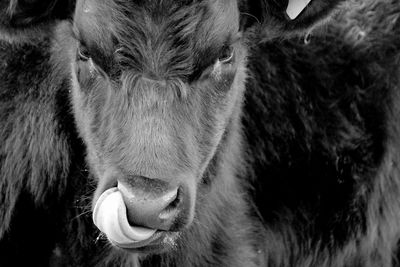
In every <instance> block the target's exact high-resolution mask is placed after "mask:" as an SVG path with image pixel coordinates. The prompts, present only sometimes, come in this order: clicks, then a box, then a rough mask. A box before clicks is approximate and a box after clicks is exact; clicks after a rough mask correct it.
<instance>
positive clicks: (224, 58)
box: [218, 46, 235, 64]
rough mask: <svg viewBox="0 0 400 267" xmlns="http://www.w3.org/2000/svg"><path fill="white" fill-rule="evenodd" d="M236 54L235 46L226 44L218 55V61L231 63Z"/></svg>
mask: <svg viewBox="0 0 400 267" xmlns="http://www.w3.org/2000/svg"><path fill="white" fill-rule="evenodd" d="M234 55H235V49H234V48H233V46H225V47H224V48H223V49H222V51H221V53H220V55H219V57H218V61H219V62H221V63H223V64H228V63H231V62H232V60H233V58H234Z"/></svg>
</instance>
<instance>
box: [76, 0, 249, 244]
mask: <svg viewBox="0 0 400 267" xmlns="http://www.w3.org/2000/svg"><path fill="white" fill-rule="evenodd" d="M74 30H75V35H76V39H77V42H76V47H75V48H74V49H73V51H71V55H72V57H73V58H74V60H73V62H72V74H73V104H74V114H75V118H76V121H77V125H78V129H79V131H80V134H81V136H82V138H83V140H84V143H85V145H86V147H87V158H88V162H89V165H90V167H91V172H92V173H93V174H94V176H95V177H96V179H97V181H98V185H97V190H96V193H95V196H94V203H95V204H96V203H98V206H100V208H99V211H98V212H97V214H96V215H95V216H98V217H99V218H97V219H98V220H103V219H104V217H107V216H108V217H112V215H109V214H108V213H107V212H108V211H103V210H104V209H103V208H102V204H101V203H103V201H104V202H106V201H108V200H104V199H108V198H107V196H108V195H109V194H108V193H106V194H105V196H104V192H105V191H106V192H109V191H107V190H110V188H111V190H114V191H118V192H119V193H118V194H120V198H119V202H118V201H117V200H116V202H113V203H114V204H110V205H114V207H116V209H118V208H121V207H126V217H127V218H126V220H125V218H123V217H124V216H125V215H121V214H119V215H115V216H116V217H115V218H116V219H115V220H116V221H118V222H119V223H121V222H120V221H124V223H125V224H126V221H127V223H128V224H129V226H131V229H130V230H132V229H133V230H134V231H136V232H135V233H131V234H129V233H128V234H127V235H128V236H131V235H133V236H134V235H135V234H138V231H139V234H143V233H145V237H143V238H137V237H136V240H134V241H136V242H132V244H129V245H127V244H125V243H124V242H122V241H121V240H122V239H121V240H120V239H118V238H117V237H115V236H114V234H112V233H109V232H107V230H105V227H106V226H100V227H99V228H100V229H101V230H102V231H103V232H105V234H106V235H108V237H109V239H110V240H111V241H112V242H113V243H114V244H116V245H117V246H120V247H128V248H130V249H132V248H133V249H138V248H142V247H144V246H147V247H149V246H150V245H151V244H153V243H154V244H155V243H157V242H158V243H160V242H161V243H163V242H164V241H165V240H169V241H171V240H173V237H174V236H177V234H175V233H176V232H179V231H181V230H183V229H184V228H186V227H188V226H189V225H190V224H191V222H192V219H193V216H194V213H195V203H196V195H197V192H198V190H197V189H198V187H199V186H202V183H203V179H204V173H205V172H206V170H207V168H208V165H209V163H210V160H211V159H212V158H213V156H214V154H215V152H216V150H217V147H218V145H219V144H220V142H221V139H222V137H223V135H224V132H225V129H226V127H227V125H228V124H229V123H230V122H231V121H232V120H233V119H234V114H235V116H236V115H237V112H235V111H236V110H237V109H238V108H237V107H239V106H240V105H241V102H242V93H243V88H244V80H245V67H244V65H245V56H246V49H245V47H244V44H243V41H242V38H241V35H240V33H239V11H238V7H237V3H236V2H235V1H227V0H220V1H213V0H209V1H172V0H171V1H116V0H113V1H109V0H100V1H98V0H97V1H95V0H86V1H79V2H78V4H77V8H76V14H75V21H74ZM115 188H116V189H115ZM114 193H115V192H114ZM110 195H112V193H110ZM100 196H102V197H100ZM99 197H100V198H99ZM99 199H100V200H99ZM121 199H122V200H121ZM111 202H112V201H111ZM117 202H118V203H117ZM99 203H100V204H99ZM116 203H117V204H116ZM104 205H105V204H104ZM95 213H96V210H95ZM124 214H125V213H124ZM95 221H96V218H95ZM97 224H101V223H97ZM104 224H106V225H108V226H109V227H113V226H112V225H114V224H117V223H116V222H108V221H107V222H104ZM98 226H99V225H98ZM108 226H107V227H108ZM125 226H127V225H125ZM139 227H141V228H140V229H139ZM127 228H129V227H125V228H124V229H127ZM142 228H144V230H143V229H142ZM130 230H129V229H128V230H127V231H130ZM142 230H143V231H142ZM140 231H142V232H140ZM146 231H147V232H146ZM116 239H118V240H116ZM133 239H135V238H134V237H133ZM153 239H154V240H155V241H154V240H153ZM149 240H152V242H150V241H149ZM157 240H158V241H157ZM163 240H164V241H163ZM156 241H157V242H156ZM165 242H166V241H165ZM165 242H164V243H165ZM149 244H150V245H149ZM164 245H165V244H164Z"/></svg>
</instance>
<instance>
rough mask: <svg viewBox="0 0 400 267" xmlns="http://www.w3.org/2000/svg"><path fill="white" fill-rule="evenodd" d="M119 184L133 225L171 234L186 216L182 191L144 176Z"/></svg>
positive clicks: (177, 187)
mask: <svg viewBox="0 0 400 267" xmlns="http://www.w3.org/2000/svg"><path fill="white" fill-rule="evenodd" d="M125 180H126V181H123V182H118V189H119V191H120V192H121V194H122V198H123V200H124V203H125V206H126V211H127V217H128V222H129V224H131V225H138V226H143V227H147V228H151V229H158V230H165V231H172V230H177V228H178V227H179V218H180V217H182V214H183V213H184V205H183V198H182V197H183V195H182V188H181V187H180V186H172V185H170V184H169V183H167V182H165V181H162V180H159V179H150V178H146V177H142V176H134V177H130V178H129V180H127V179H125Z"/></svg>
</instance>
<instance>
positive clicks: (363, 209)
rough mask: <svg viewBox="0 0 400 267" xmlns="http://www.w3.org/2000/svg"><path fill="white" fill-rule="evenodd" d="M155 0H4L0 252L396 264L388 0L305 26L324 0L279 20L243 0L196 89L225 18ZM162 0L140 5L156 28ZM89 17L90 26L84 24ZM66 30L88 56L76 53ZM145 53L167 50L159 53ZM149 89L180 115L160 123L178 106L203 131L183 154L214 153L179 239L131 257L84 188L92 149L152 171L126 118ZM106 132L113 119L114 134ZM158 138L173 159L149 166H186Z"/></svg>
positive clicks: (37, 257) (98, 259) (129, 261)
mask: <svg viewBox="0 0 400 267" xmlns="http://www.w3.org/2000/svg"><path fill="white" fill-rule="evenodd" d="M221 1H222V0H221ZM100 2H103V1H98V3H100ZM133 2H135V3H134V5H138V6H135V8H133V7H132V6H131V5H133ZM150 2H152V3H153V4H154V6H151V5H150V4H148V5H146V6H141V4H143V3H144V2H141V1H132V2H129V4H127V3H128V1H122V0H119V1H106V2H104V3H107V4H106V5H105V6H102V8H104V12H105V13H104V14H105V15H106V14H109V13H110V12H109V11H110V10H112V11H113V16H114V17H111V18H110V20H109V21H110V24H107V27H105V26H104V25H102V24H101V22H104V21H106V22H107V20H104V17H105V16H100V17H98V18H90V17H83V21H80V19H82V17H80V16H79V15H78V13H79V12H80V11H82V10H84V9H85V7H78V8H77V13H75V17H74V20H73V22H69V21H58V20H64V19H65V18H67V17H70V16H71V17H72V14H71V12H60V11H65V10H72V6H73V3H72V2H68V1H65V2H63V1H58V2H54V1H43V3H42V4H41V5H36V6H35V9H34V10H32V9H31V7H32V6H29V5H27V4H25V5H23V3H24V2H22V1H10V2H8V1H0V10H1V12H0V25H1V28H0V37H1V38H0V66H1V67H0V140H1V142H0V222H1V224H0V261H1V262H0V265H1V266H301V267H306V266H307V267H311V266H397V254H398V248H397V246H398V240H399V238H400V236H399V235H400V227H399V225H400V224H399V223H398V222H399V221H400V203H399V202H400V183H399V179H400V177H398V176H399V171H400V170H399V169H398V164H399V162H400V158H399V156H400V155H399V152H398V151H400V150H399V149H400V143H399V141H398V140H399V139H398V136H399V133H398V131H399V125H400V121H399V118H400V114H399V112H400V110H399V107H398V106H399V105H398V104H397V103H399V101H400V98H398V97H400V96H399V95H398V90H399V89H400V88H399V86H400V67H399V66H400V18H399V17H400V4H399V3H398V1H397V0H366V1H363V2H360V1H357V0H349V1H347V2H346V3H343V4H342V5H341V8H339V9H338V12H337V13H336V14H335V16H334V17H333V18H332V19H331V20H330V21H329V22H327V23H325V24H323V25H319V26H315V27H314V28H312V30H309V29H310V26H311V24H314V23H315V22H316V21H317V20H320V19H322V18H324V17H326V14H327V13H328V12H330V11H331V9H332V8H333V6H334V4H335V5H336V4H337V2H335V1H322V0H321V1H318V0H314V1H313V2H312V5H311V6H310V7H309V8H308V9H307V10H305V12H303V13H302V15H301V16H300V17H299V18H298V19H296V20H295V21H289V20H287V18H286V17H284V15H283V10H284V9H285V7H286V5H284V4H282V2H280V1H259V2H257V1H251V2H250V1H248V2H247V1H240V2H239V3H238V4H239V7H240V12H241V16H240V25H241V26H240V27H241V28H240V30H241V32H242V35H243V36H242V40H243V41H242V42H241V45H243V47H241V48H238V51H241V53H238V54H239V55H236V60H237V61H238V62H237V63H236V64H237V65H236V66H237V72H236V74H235V75H232V73H231V72H230V71H227V72H226V74H222V76H221V74H215V73H214V74H213V75H214V76H212V77H213V78H212V79H213V80H212V82H209V83H207V86H205V87H201V86H199V84H198V83H197V81H199V80H201V79H208V80H207V81H209V80H211V78H204V75H203V71H204V69H205V68H206V67H207V66H208V65H209V64H210V63H212V59H213V58H215V57H218V55H219V54H220V52H221V50H222V47H223V46H224V42H225V41H226V40H227V39H226V38H225V37H226V36H222V33H223V32H225V31H226V29H227V28H226V27H225V26H224V24H218V23H217V22H219V21H220V20H218V19H216V20H215V21H212V20H211V18H212V17H207V15H204V14H208V13H207V10H204V9H202V8H201V7H202V5H203V4H204V3H203V4H202V3H201V2H208V1H175V2H176V5H173V4H171V1H148V3H150ZM222 2H223V1H222ZM334 2H335V3H334ZM338 2H340V1H338ZM29 3H30V2H29ZM34 3H36V2H35V1H32V5H34ZM81 3H82V2H81ZM112 3H114V4H115V6H113V7H110V6H108V5H112ZM162 4H164V5H165V6H162ZM143 5H144V4H143ZM157 5H160V6H158V9H157V10H159V13H157V12H154V13H152V14H153V15H154V16H153V17H152V20H154V21H158V22H159V21H162V22H164V23H167V24H166V26H165V27H164V28H163V30H162V31H160V34H159V35H155V32H157V30H158V28H157V27H156V26H155V25H157V24H151V23H149V21H150V20H146V15H147V13H146V12H149V14H150V13H151V10H155V9H156V6H157ZM99 6H100V4H99ZM61 7H63V8H61ZM66 7H68V8H66ZM142 8H143V9H142ZM146 8H147V11H145V9H146ZM138 10H140V11H138ZM199 10H202V12H204V13H201V12H198V11H199ZM107 11H108V12H107ZM161 11H162V12H161ZM135 12H139V13H137V14H135ZM168 12H170V15H168V16H166V15H165V14H164V13H168ZM3 15H4V16H3ZM172 15H173V16H172ZM164 16H166V17H168V18H171V20H168V21H166V20H163V18H164ZM129 18H135V19H136V20H130V19H129ZM217 18H218V17H217ZM231 19H232V18H231ZM85 20H86V21H85ZM127 21H129V23H126V22H127ZM204 21H207V22H208V23H202V22H204ZM228 21H229V20H228ZM111 22H113V24H111ZM232 23H233V22H232V21H229V24H230V26H232V25H231V24H232ZM80 25H84V27H80ZM85 25H95V26H96V27H94V28H91V30H90V31H88V32H86V33H85V32H83V31H82V29H84V28H85ZM109 25H113V26H115V27H109ZM116 25H117V26H116ZM177 25H179V27H177ZM199 25H202V26H199ZM216 25H217V26H219V27H220V28H218V27H217V26H216ZM173 26H176V27H173ZM151 27H154V28H151ZM202 27H203V28H202ZM96 28H97V29H98V31H95V30H94V29H96ZM199 28H200V30H198V29H199ZM104 29H107V30H106V31H105V30H104ZM171 29H174V31H172V30H171ZM195 29H197V30H195ZM304 29H308V32H307V33H306V34H304V32H303V33H302V30H304ZM170 30H171V32H169V31H170ZM213 30H214V35H213V34H208V33H210V32H213ZM133 32H134V33H136V34H137V35H135V36H137V38H136V39H135V38H130V37H131V35H132V33H133ZM194 32H196V33H198V35H197V36H196V38H193V34H194ZM219 33H221V34H219ZM155 36H157V37H158V38H159V39H156V38H155ZM304 36H305V37H304ZM84 38H87V40H89V41H90V40H92V41H93V40H98V41H97V42H93V43H92V44H89V43H87V41H86V40H84ZM96 38H97V39H96ZM152 38H154V39H152ZM77 40H79V41H80V42H81V43H83V44H85V46H87V47H89V51H90V55H91V56H92V57H93V61H94V63H93V64H95V65H96V66H98V68H95V69H91V68H86V67H85V66H83V65H82V62H80V63H78V64H76V63H75V60H76V59H75V57H76V48H77V47H78V44H77V43H78V41H77ZM144 40H152V41H154V43H155V44H156V45H153V46H148V43H146V42H144ZM160 40H162V41H165V40H167V41H165V42H161V41H160ZM194 40H196V42H194ZM158 41H159V42H161V43H158ZM116 43H117V44H118V46H117V47H115V44H116ZM154 43H153V44H154ZM138 47H139V49H138ZM133 48H136V49H133ZM150 49H154V51H152V52H153V53H149V50H150ZM157 53H159V54H162V55H165V58H162V59H160V58H156V59H155V55H157ZM246 55H247V56H246ZM210 61H211V62H210ZM154 62H157V63H158V64H154ZM71 65H73V66H75V67H73V68H72V69H71ZM92 70H94V71H96V72H93V71H92ZM115 70H118V71H115ZM245 70H246V71H245ZM97 72H98V73H97ZM130 72H134V73H147V74H148V73H151V75H153V76H151V78H155V79H157V80H159V81H163V80H166V81H168V83H167V84H168V86H163V87H161V86H160V87H154V88H158V89H154V91H151V93H152V94H150V92H149V91H147V90H149V87H147V86H146V83H144V80H142V79H141V77H140V76H135V75H130V74H129V73H130ZM94 75H96V76H94ZM92 77H96V78H95V79H96V80H95V81H96V82H93V80H94V79H93V78H92ZM102 77H108V78H107V79H103V78H102ZM117 77H118V79H117ZM221 77H222V78H223V79H222V78H221ZM246 77H247V78H246ZM225 78H226V80H225ZM117 80H119V81H121V84H118V83H117V82H116V81H117ZM221 80H222V81H224V82H220V81H221ZM245 80H246V84H245V87H246V88H245V90H244V88H242V87H243V85H244V81H245ZM187 84H190V85H191V86H187ZM228 85H229V86H230V85H232V87H233V88H234V89H229V88H228V87H229V86H228ZM118 86H119V87H118ZM78 87H81V89H82V90H78ZM93 88H95V89H96V90H93ZM104 88H109V89H110V93H109V94H107V97H108V98H105V95H104V94H102V92H104V90H105V89H104ZM132 88H135V91H133V90H132ZM160 88H162V89H164V90H163V91H161V90H159V89H160ZM193 88H196V90H193ZM84 89H86V91H85V90H84ZM89 89H90V90H89ZM111 89H112V90H111ZM217 89H218V90H219V91H218V90H217ZM102 90H103V91H102ZM243 90H244V92H243ZM232 92H236V93H235V94H234V93H232ZM135 94H136V95H135ZM154 95H157V96H162V99H164V100H165V99H166V102H167V103H169V105H173V104H171V103H176V102H177V101H182V103H185V104H181V105H180V106H179V107H180V108H177V109H172V110H168V111H169V112H170V113H167V114H175V115H176V117H179V120H178V119H175V120H173V119H171V117H173V116H167V115H165V117H163V121H169V123H170V124H169V125H167V126H165V127H170V128H168V129H169V131H166V132H168V133H169V132H173V133H175V134H177V131H178V130H181V133H183V132H184V130H185V129H183V128H179V127H180V126H181V125H185V124H184V123H183V121H185V120H195V119H197V120H198V121H194V122H195V123H193V125H197V127H198V125H200V126H201V128H195V127H194V126H193V127H194V128H193V129H194V130H193V132H194V134H196V135H195V136H196V139H193V140H203V139H201V138H204V141H203V143H202V146H201V147H200V148H203V150H200V149H199V150H196V146H195V145H193V146H192V147H191V149H192V150H190V152H191V153H190V154H189V155H191V156H192V157H194V155H195V156H196V157H198V158H199V159H200V158H202V157H204V158H208V157H209V159H208V160H204V161H205V162H207V164H206V167H205V170H204V173H203V175H202V177H201V180H199V181H197V182H196V185H197V187H196V190H197V198H196V208H195V214H194V218H193V222H192V223H191V225H190V226H189V228H187V229H185V230H183V231H181V232H180V236H179V238H178V239H177V241H176V242H174V248H173V249H172V250H169V251H166V252H163V253H158V254H154V255H142V254H137V255H132V254H128V253H126V252H124V251H122V250H118V249H116V248H114V247H111V245H110V244H109V243H108V242H107V240H106V239H105V238H104V237H103V236H102V235H101V234H100V233H99V232H98V230H97V229H96V228H95V227H94V226H93V223H92V220H91V207H90V205H91V204H92V203H91V202H92V199H93V193H94V191H95V190H96V189H97V190H99V189H98V188H99V184H102V183H103V184H104V183H105V182H104V181H103V180H101V178H102V175H101V173H102V172H101V170H100V167H102V165H101V164H100V163H99V162H98V161H95V160H96V159H94V158H91V155H92V154H94V152H96V151H99V149H104V148H106V149H104V151H107V153H105V152H104V151H102V152H103V153H104V155H106V156H104V157H103V158H102V160H103V163H104V161H105V160H107V162H117V163H118V164H120V166H125V167H126V166H128V164H130V166H134V167H132V168H136V170H138V169H140V170H141V171H143V172H151V171H154V173H157V171H159V170H158V169H157V168H153V167H152V166H151V165H146V162H145V163H143V162H139V163H138V162H137V161H132V159H137V158H138V155H136V154H135V150H134V147H135V146H137V147H140V146H142V144H143V142H149V145H148V146H149V147H150V148H152V145H153V144H154V142H155V140H159V139H157V138H158V136H154V133H152V132H151V131H150V130H149V132H148V134H147V132H145V129H146V126H143V127H138V129H135V128H134V127H133V130H132V127H129V128H126V127H128V126H127V125H126V123H125V124H124V123H123V122H124V121H125V120H128V121H131V122H132V121H134V122H135V123H136V122H140V121H144V120H146V119H147V117H146V116H145V115H143V114H141V113H140V112H141V111H142V107H146V105H149V103H150V101H155V102H156V103H157V105H159V106H162V105H163V104H161V103H164V102H158V101H159V99H157V98H156V100H154V99H152V98H151V97H152V96H154ZM126 96H129V97H131V98H130V99H132V102H129V101H126V100H125V99H128V98H127V97H126ZM143 96H145V97H144V100H143V101H139V100H141V97H143ZM104 99H106V100H104ZM226 99H228V100H226ZM91 101H92V102H91ZM102 101H104V102H102ZM124 101H126V102H128V103H126V102H124ZM146 101H148V102H146ZM168 101H170V102H168ZM223 101H225V102H223ZM91 103H95V104H96V105H95V106H94V108H93V106H91ZM196 103H201V104H202V105H196ZM221 103H224V108H226V107H231V108H226V109H227V110H228V111H225V113H223V114H224V116H225V117H224V116H223V122H224V124H223V125H224V127H223V128H222V132H218V131H221V129H220V128H218V127H215V125H214V124H213V123H211V122H215V121H217V119H219V120H221V118H215V117H214V118H213V117H212V116H214V115H215V114H220V113H218V112H220V111H219V110H218V109H217V108H215V105H217V107H218V106H221ZM227 103H228V104H227ZM229 103H230V104H229ZM185 105H187V106H185ZM199 106H200V107H199ZM139 107H140V108H139ZM164 108H165V109H166V110H167V107H164ZM121 109H122V110H121ZM221 109H222V108H221ZM195 111H196V112H195ZM173 112H175V113H173ZM139 113H140V115H137V114H139ZM193 114H201V115H202V116H200V117H193V116H194V115H193ZM227 114H228V115H229V116H227ZM92 115H93V116H92ZM91 116H92V117H91ZM226 116H227V117H226ZM205 117H206V118H208V120H204V118H205ZM210 118H213V119H214V121H211V119H210ZM86 122H87V123H86ZM150 122H152V121H150ZM85 123H86V124H85ZM110 125H111V126H110ZM159 125H164V124H162V123H160V124H159ZM110 127H114V128H111V129H110ZM163 127H164V126H163ZM177 128H178V129H177ZM112 129H120V130H121V132H124V131H126V132H125V135H124V134H122V135H118V136H119V137H120V138H119V139H118V140H119V143H113V142H112V141H115V138H114V139H113V137H112V135H113V134H114V133H113V132H112V131H111V130H112ZM171 129H172V130H171ZM161 130H164V128H162V127H161ZM103 133H108V135H104V134H103ZM144 133H145V134H146V135H145V134H144ZM216 133H219V134H221V138H220V139H218V138H216V137H215V135H216ZM119 134H120V133H119ZM132 134H136V135H134V137H135V138H132ZM152 134H153V135H152ZM143 136H145V137H146V138H143ZM177 136H178V135H177ZM188 136H190V134H189V133H186V134H185V135H184V136H183V137H182V138H183V139H177V140H179V141H182V140H183V141H182V142H184V138H185V137H188ZM110 140H111V141H110ZM216 140H218V142H217V143H216ZM153 141H154V142H153ZM99 144H101V146H100V145H99ZM178 144H181V143H179V142H178ZM159 147H160V150H156V149H155V148H152V149H154V151H156V152H157V153H160V155H164V156H166V155H168V156H169V158H168V159H167V160H165V161H162V162H161V161H160V163H158V165H157V166H156V167H159V166H164V169H165V170H167V169H168V167H169V166H175V165H178V164H179V163H181V165H182V166H183V167H182V168H185V169H188V170H190V168H194V167H193V166H195V165H196V161H194V160H193V159H191V158H190V157H189V158H188V159H187V158H186V157H187V155H188V154H187V153H185V152H187V151H185V148H184V146H179V145H177V146H176V147H174V148H173V149H169V150H167V149H166V148H165V147H163V146H159ZM129 148H132V149H129ZM199 151H200V152H199ZM210 151H213V152H212V154H210V153H211V152H210ZM145 156H146V157H150V156H149V155H147V154H145V155H144V156H143V157H144V158H146V157H145ZM112 160H113V161H112ZM180 160H182V161H180ZM132 163H134V164H132ZM163 164H164V165H163ZM135 166H136V167H135ZM103 167H104V166H103ZM141 168H142V169H141Z"/></svg>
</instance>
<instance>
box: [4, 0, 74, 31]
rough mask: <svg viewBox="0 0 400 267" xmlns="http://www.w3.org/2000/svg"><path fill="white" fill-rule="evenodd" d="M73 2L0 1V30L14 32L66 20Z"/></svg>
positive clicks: (44, 0) (48, 0)
mask: <svg viewBox="0 0 400 267" xmlns="http://www.w3.org/2000/svg"><path fill="white" fill-rule="evenodd" d="M73 5H74V1H73V0H0V29H4V30H10V29H11V30H16V29H23V28H30V27H34V26H36V25H37V24H39V23H45V22H50V21H52V20H57V19H65V18H68V17H69V16H70V15H71V14H72V7H73Z"/></svg>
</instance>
